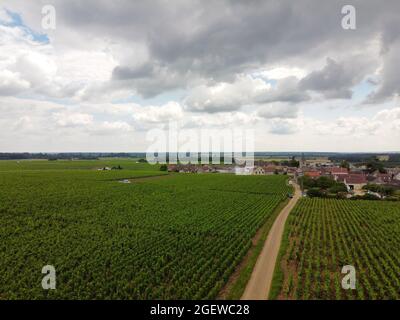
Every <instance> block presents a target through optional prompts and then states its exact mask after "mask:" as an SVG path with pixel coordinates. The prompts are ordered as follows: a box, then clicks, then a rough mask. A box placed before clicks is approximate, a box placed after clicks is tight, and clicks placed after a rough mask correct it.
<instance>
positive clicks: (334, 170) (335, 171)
mask: <svg viewBox="0 0 400 320" xmlns="http://www.w3.org/2000/svg"><path fill="white" fill-rule="evenodd" d="M327 171H328V172H330V174H331V175H332V176H339V175H347V174H348V173H349V170H347V168H341V167H333V168H330V169H328V170H327Z"/></svg>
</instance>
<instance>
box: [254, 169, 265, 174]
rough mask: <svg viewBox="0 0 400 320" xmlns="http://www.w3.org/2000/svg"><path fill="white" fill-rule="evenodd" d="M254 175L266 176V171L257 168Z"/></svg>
mask: <svg viewBox="0 0 400 320" xmlns="http://www.w3.org/2000/svg"><path fill="white" fill-rule="evenodd" d="M253 174H255V175H264V174H265V171H264V168H263V167H257V168H255V169H254V170H253Z"/></svg>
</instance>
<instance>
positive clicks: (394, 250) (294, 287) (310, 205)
mask: <svg viewBox="0 0 400 320" xmlns="http://www.w3.org/2000/svg"><path fill="white" fill-rule="evenodd" d="M285 241H286V242H288V243H289V244H288V245H287V246H286V247H285V248H284V249H283V250H284V253H282V254H281V257H283V258H282V259H281V264H282V266H283V267H282V270H284V271H285V272H284V279H283V280H282V281H281V285H280V286H279V287H280V288H282V289H281V292H280V296H281V297H284V298H287V299H327V300H329V299H333V300H335V299H360V300H364V299H379V300H383V299H397V300H398V299H400V291H399V288H400V277H399V275H400V267H399V261H400V203H399V202H389V201H363V200H360V201H349V200H336V199H317V198H312V199H311V198H309V199H308V198H305V199H301V200H300V201H299V202H298V204H297V205H296V207H295V208H294V209H293V211H292V212H291V219H289V220H288V223H287V225H286V230H285V239H284V243H285ZM344 265H352V266H354V267H355V268H356V276H357V282H356V290H344V289H342V287H341V280H342V278H343V276H344V275H343V274H341V269H342V267H343V266H344Z"/></svg>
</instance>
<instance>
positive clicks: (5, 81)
mask: <svg viewBox="0 0 400 320" xmlns="http://www.w3.org/2000/svg"><path fill="white" fill-rule="evenodd" d="M29 87H30V83H29V82H28V81H26V80H24V79H22V78H21V76H20V74H19V73H16V72H11V71H9V70H0V96H12V95H16V94H18V93H21V92H24V91H25V90H27V89H29Z"/></svg>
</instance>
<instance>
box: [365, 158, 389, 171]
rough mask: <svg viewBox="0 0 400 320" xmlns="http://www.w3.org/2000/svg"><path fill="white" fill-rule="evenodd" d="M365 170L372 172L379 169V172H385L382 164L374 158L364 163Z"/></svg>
mask: <svg viewBox="0 0 400 320" xmlns="http://www.w3.org/2000/svg"><path fill="white" fill-rule="evenodd" d="M366 166H367V170H368V172H369V173H373V172H375V171H377V170H378V171H379V172H380V173H386V170H385V166H384V164H383V163H382V162H381V161H379V160H376V159H373V160H370V161H368V162H367V163H366Z"/></svg>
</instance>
